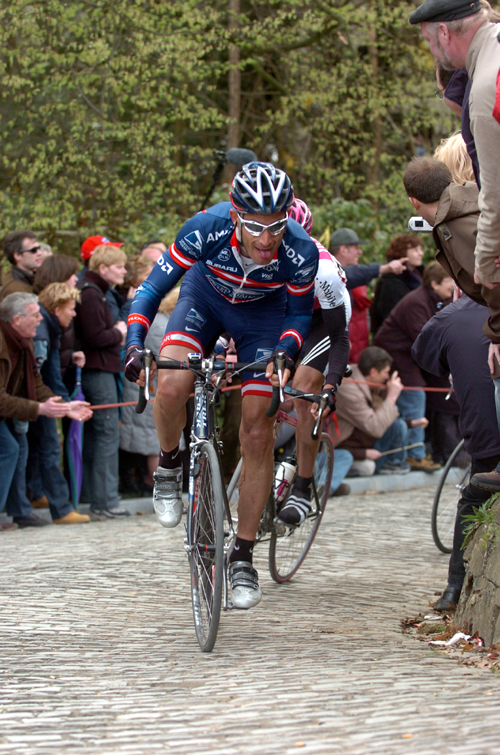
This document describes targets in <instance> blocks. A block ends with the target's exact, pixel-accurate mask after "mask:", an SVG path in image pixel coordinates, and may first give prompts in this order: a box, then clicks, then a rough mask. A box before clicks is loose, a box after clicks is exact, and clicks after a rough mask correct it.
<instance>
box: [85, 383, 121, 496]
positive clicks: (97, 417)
mask: <svg viewBox="0 0 500 755" xmlns="http://www.w3.org/2000/svg"><path fill="white" fill-rule="evenodd" d="M82 390H83V393H84V395H85V398H86V400H87V401H90V403H91V404H94V405H99V404H116V403H117V401H118V391H117V387H116V380H115V376H114V374H113V373H112V372H101V371H99V370H85V369H84V370H83V373H82ZM119 445H120V424H119V416H118V409H98V410H97V411H96V412H94V416H93V417H92V419H90V420H88V422H86V423H85V425H84V431H83V482H82V493H81V500H82V501H84V502H85V503H90V505H91V507H92V508H94V509H113V508H116V507H117V506H119V500H120V499H119V496H118V447H119Z"/></svg>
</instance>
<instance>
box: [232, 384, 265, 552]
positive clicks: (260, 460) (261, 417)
mask: <svg viewBox="0 0 500 755" xmlns="http://www.w3.org/2000/svg"><path fill="white" fill-rule="evenodd" d="M269 403H270V400H269V398H266V397H264V396H252V395H250V396H244V397H243V400H242V418H241V426H240V443H241V455H242V457H243V465H242V469H241V477H240V498H239V503H238V537H240V538H243V539H244V540H255V536H256V534H257V529H258V527H259V522H260V517H261V514H262V511H263V509H264V506H265V503H266V501H267V498H268V496H269V492H270V490H271V485H272V479H273V469H274V460H273V446H274V437H273V425H274V419H273V418H272V417H271V418H269V417H266V409H267V408H268V407H269Z"/></svg>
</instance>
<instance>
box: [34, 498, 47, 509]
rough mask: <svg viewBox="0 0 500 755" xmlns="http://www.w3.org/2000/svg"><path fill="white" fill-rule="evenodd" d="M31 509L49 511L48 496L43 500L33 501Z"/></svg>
mask: <svg viewBox="0 0 500 755" xmlns="http://www.w3.org/2000/svg"><path fill="white" fill-rule="evenodd" d="M31 508H32V509H48V508H49V499H48V498H47V496H46V495H42V497H41V498H37V499H36V501H31Z"/></svg>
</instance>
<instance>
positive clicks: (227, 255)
mask: <svg viewBox="0 0 500 755" xmlns="http://www.w3.org/2000/svg"><path fill="white" fill-rule="evenodd" d="M230 259H231V250H230V249H223V250H222V252H219V260H220V261H221V262H229V260H230Z"/></svg>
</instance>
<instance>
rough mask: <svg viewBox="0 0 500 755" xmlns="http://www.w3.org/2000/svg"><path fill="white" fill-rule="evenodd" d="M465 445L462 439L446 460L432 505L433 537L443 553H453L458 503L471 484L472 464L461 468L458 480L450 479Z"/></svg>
mask: <svg viewBox="0 0 500 755" xmlns="http://www.w3.org/2000/svg"><path fill="white" fill-rule="evenodd" d="M463 446H464V442H463V440H461V441H460V443H459V444H458V446H457V447H456V448H455V450H454V451H453V453H452V454H451V456H450V458H449V459H448V461H447V462H446V465H445V468H444V469H443V473H442V475H441V478H440V480H439V483H438V486H437V490H436V494H435V496H434V503H433V505H432V514H431V528H432V537H433V539H434V542H435V544H436V546H437V547H438V548H439V550H440V551H442V552H443V553H451V551H452V548H453V534H454V532H455V518H456V515H457V503H458V501H459V499H460V498H461V496H462V491H463V489H464V488H465V486H466V485H468V484H469V480H470V466H468V467H467V469H461V470H460V473H459V478H458V481H454V482H451V481H450V480H449V478H450V477H451V475H450V470H451V468H452V467H453V465H454V463H455V459H456V458H457V456H458V455H459V453H460V452H461V450H462V448H463Z"/></svg>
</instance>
